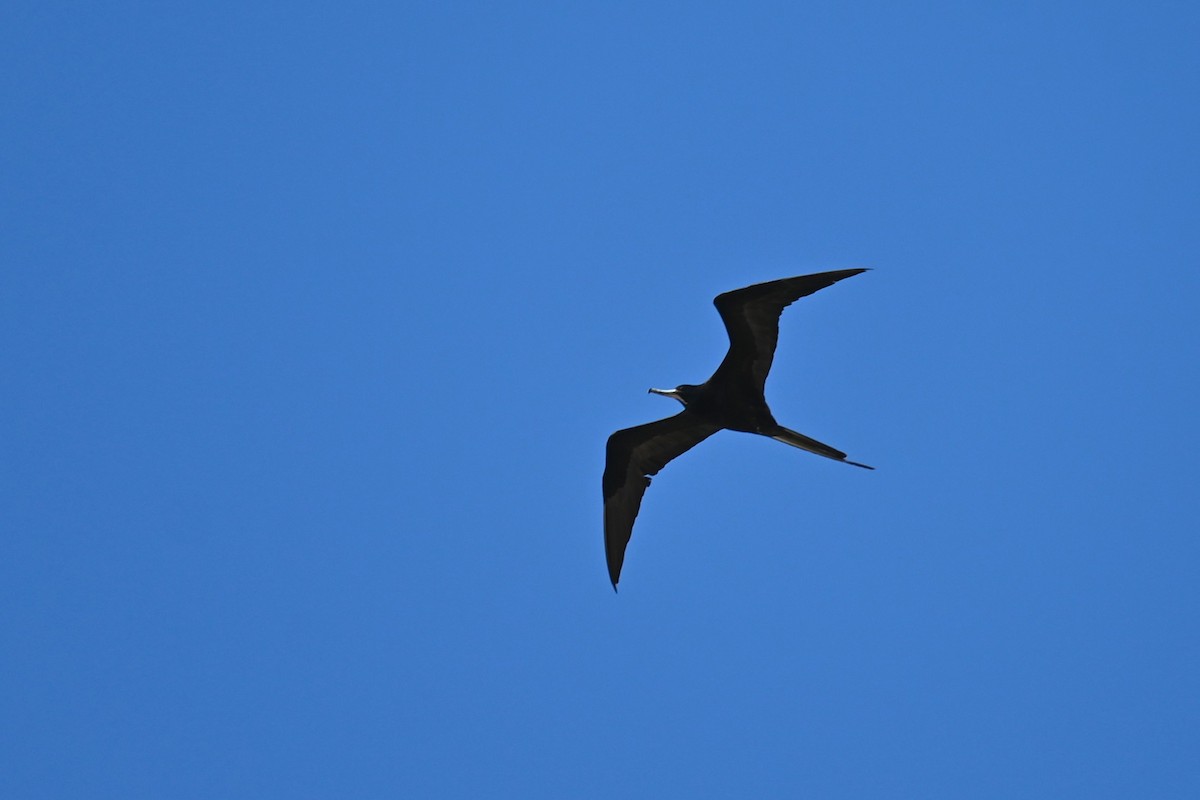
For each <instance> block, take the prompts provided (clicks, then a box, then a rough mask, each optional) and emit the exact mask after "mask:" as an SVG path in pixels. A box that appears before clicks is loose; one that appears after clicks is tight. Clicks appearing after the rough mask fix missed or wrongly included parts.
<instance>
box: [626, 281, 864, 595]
mask: <svg viewBox="0 0 1200 800" xmlns="http://www.w3.org/2000/svg"><path fill="white" fill-rule="evenodd" d="M861 272H866V270H863V269H843V270H837V271H834V272H820V273H817V274H815V275H801V276H800V277H798V278H784V279H783V280H778V281H770V282H769V283H759V284H755V285H754V286H747V287H746V288H744V289H736V290H734V291H732V292H726V293H725V294H721V295H717V298H716V299H715V300H714V301H713V304H714V305H715V306H716V307H717V311H718V312H720V314H721V319H722V320H724V321H725V330H726V331H728V333H729V352H727V353H726V354H725V359H724V360H723V361H722V362H721V365H720V366H719V367H717V371H716V372H714V373H713V375H712V377H711V378H709V379H708V380H707V381H705V382H704V383H702V384H700V385H699V386H691V385H688V384H683V385H682V386H677V387H675V388H674V389H651V390H650V391H651V392H653V393H655V394H661V395H665V396H667V397H674V398H675V399H676V400H678V401H679V402H680V403H683V411H682V412H680V413H679V414H676V415H675V416H673V417H668V418H667V419H660V420H658V421H657V422H651V423H648V424H646V425H638V426H637V427H635V428H626V429H625V430H620V431H617V432H616V433H614V434H613V435H612V436H610V437H608V449H607V453H606V462H605V466H604V479H603V482H602V483H603V489H604V550H605V555H606V556H607V558H608V576H609V578H610V579H611V580H612V585H613V589H616V588H617V581H618V580H619V579H620V577H621V565H622V563H624V561H625V547H626V545H628V544H629V537H630V536H631V535H632V533H633V521H634V519H635V518H636V517H637V513H638V509H639V508H640V507H641V505H642V495H644V494H645V493H646V487H647V486H649V485H650V477H649V476H651V475H657V474H658V471H659V470H660V469H662V468H663V467H665V466H666V465H667V463H668V462H669V461H670V460H671V459H673V458H676V457H677V456H680V455H682V454H683V453H686V452H687V451H688V450H690V449H691V448H693V447H695V446H696V445H698V444H700V442H702V441H704V440H705V439H707V438H708V437H709V436H712V435H713V434H714V433H716V432H717V431H719V430H722V429H728V430H733V431H744V432H746V433H757V434H761V435H762V436H769V437H771V438H772V439H775V440H777V441H780V442H783V443H784V444H790V445H792V446H793V447H799V448H800V449H801V450H807V451H809V452H810V453H816V454H817V455H821V456H825V457H826V458H832V459H834V460H835V461H841V462H843V463H846V464H853V465H854V466H856V467H863V468H865V469H874V467H868V466H867V465H866V464H859V463H858V462H856V461H848V460H847V459H846V454H845V453H843V452H842V451H841V450H838V449H836V448H833V447H830V446H829V445H827V444H822V443H821V442H818V441H817V440H816V439H810V438H809V437H807V436H805V435H804V434H802V433H797V432H796V431H793V430H789V429H787V428H785V427H783V426H782V425H780V424H779V423H778V422H776V421H775V418H774V417H773V416H771V409H770V408H768V407H767V401H766V399H765V398H764V397H763V387H764V385H765V384H766V380H767V373H768V372H770V370H771V360H772V359H773V358H774V356H775V345H776V343H777V342H778V341H779V315H780V314H781V313H782V312H783V309H785V308H787V307H788V306H789V305H791V304H792V303H793V302H795V301H796V300H798V299H800V298H801V297H804V296H806V295H810V294H812V293H813V292H816V291H819V290H821V289H824V288H825V287H826V286H832V285H833V284H835V283H837V282H838V281H840V280H842V279H843V278H849V277H850V276H852V275H858V274H859V273H861Z"/></svg>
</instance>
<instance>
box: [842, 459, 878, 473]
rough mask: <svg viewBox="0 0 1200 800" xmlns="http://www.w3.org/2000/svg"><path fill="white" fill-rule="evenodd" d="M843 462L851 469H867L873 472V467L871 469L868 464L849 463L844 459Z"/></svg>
mask: <svg viewBox="0 0 1200 800" xmlns="http://www.w3.org/2000/svg"><path fill="white" fill-rule="evenodd" d="M844 461H845V463H847V464H849V465H850V466H852V467H862V468H863V469H869V470H872V471H874V469H875V468H874V467H872V466H871V465H869V464H860V463H858V462H857V461H850V460H849V459H844Z"/></svg>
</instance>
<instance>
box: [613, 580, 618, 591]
mask: <svg viewBox="0 0 1200 800" xmlns="http://www.w3.org/2000/svg"><path fill="white" fill-rule="evenodd" d="M616 593H617V582H616V581H613V594H616Z"/></svg>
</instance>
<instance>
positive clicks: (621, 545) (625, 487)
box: [603, 409, 720, 589]
mask: <svg viewBox="0 0 1200 800" xmlns="http://www.w3.org/2000/svg"><path fill="white" fill-rule="evenodd" d="M719 430H720V428H719V427H717V426H716V425H712V424H710V423H708V422H705V421H704V420H702V419H700V418H699V417H698V416H696V415H695V414H693V413H692V412H691V411H688V410H686V409H685V410H684V411H682V412H681V413H679V414H676V415H675V416H673V417H667V418H666V419H660V420H658V421H657V422H651V423H648V424H646V425H638V426H637V427H636V428H626V429H625V430H621V431H617V432H616V433H614V434H613V435H612V436H610V437H608V448H607V453H606V457H605V464H604V480H603V489H604V552H605V555H606V556H607V558H608V577H609V578H610V579H611V580H612V584H613V588H614V589H615V588H617V580H618V579H619V578H620V577H621V565H622V564H623V563H624V561H625V547H626V545H628V544H629V537H630V536H632V535H633V520H634V519H635V518H636V517H637V513H638V509H639V508H641V506H642V495H644V494H645V493H646V487H647V486H649V485H650V478H649V476H650V475H657V474H658V471H659V470H660V469H662V468H663V467H665V466H666V465H667V462H669V461H670V460H671V459H673V458H675V457H677V456H680V455H682V454H683V453H686V452H687V451H688V450H690V449H691V448H693V447H695V446H696V445H698V444H700V442H702V441H704V440H705V439H707V438H708V437H709V436H712V435H713V434H714V433H716V432H717V431H719Z"/></svg>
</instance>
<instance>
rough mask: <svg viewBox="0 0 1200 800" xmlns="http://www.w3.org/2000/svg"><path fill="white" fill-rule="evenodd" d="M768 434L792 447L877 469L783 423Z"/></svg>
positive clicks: (865, 467)
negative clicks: (849, 457) (853, 459)
mask: <svg viewBox="0 0 1200 800" xmlns="http://www.w3.org/2000/svg"><path fill="white" fill-rule="evenodd" d="M766 435H767V436H770V437H771V438H772V439H774V440H775V441H777V442H783V443H784V444H790V445H791V446H792V447H799V448H800V449H801V450H807V451H808V452H810V453H816V454H817V455H819V456H825V457H826V458H832V459H833V460H834V461H841V462H842V463H843V464H852V465H854V466H856V467H862V468H863V469H875V468H874V467H868V466H867V465H866V464H860V463H858V462H857V461H850V460H848V459H847V458H846V454H845V453H843V452H842V451H841V450H838V449H837V448H836V447H830V446H829V445H827V444H822V443H821V442H818V441H817V440H816V439H812V438H809V437H808V436H805V435H804V434H803V433H797V432H796V431H794V430H791V429H790V428H785V427H783V426H782V425H779V426H777V427H776V428H775V430H774V432H772V433H768V434H766Z"/></svg>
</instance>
